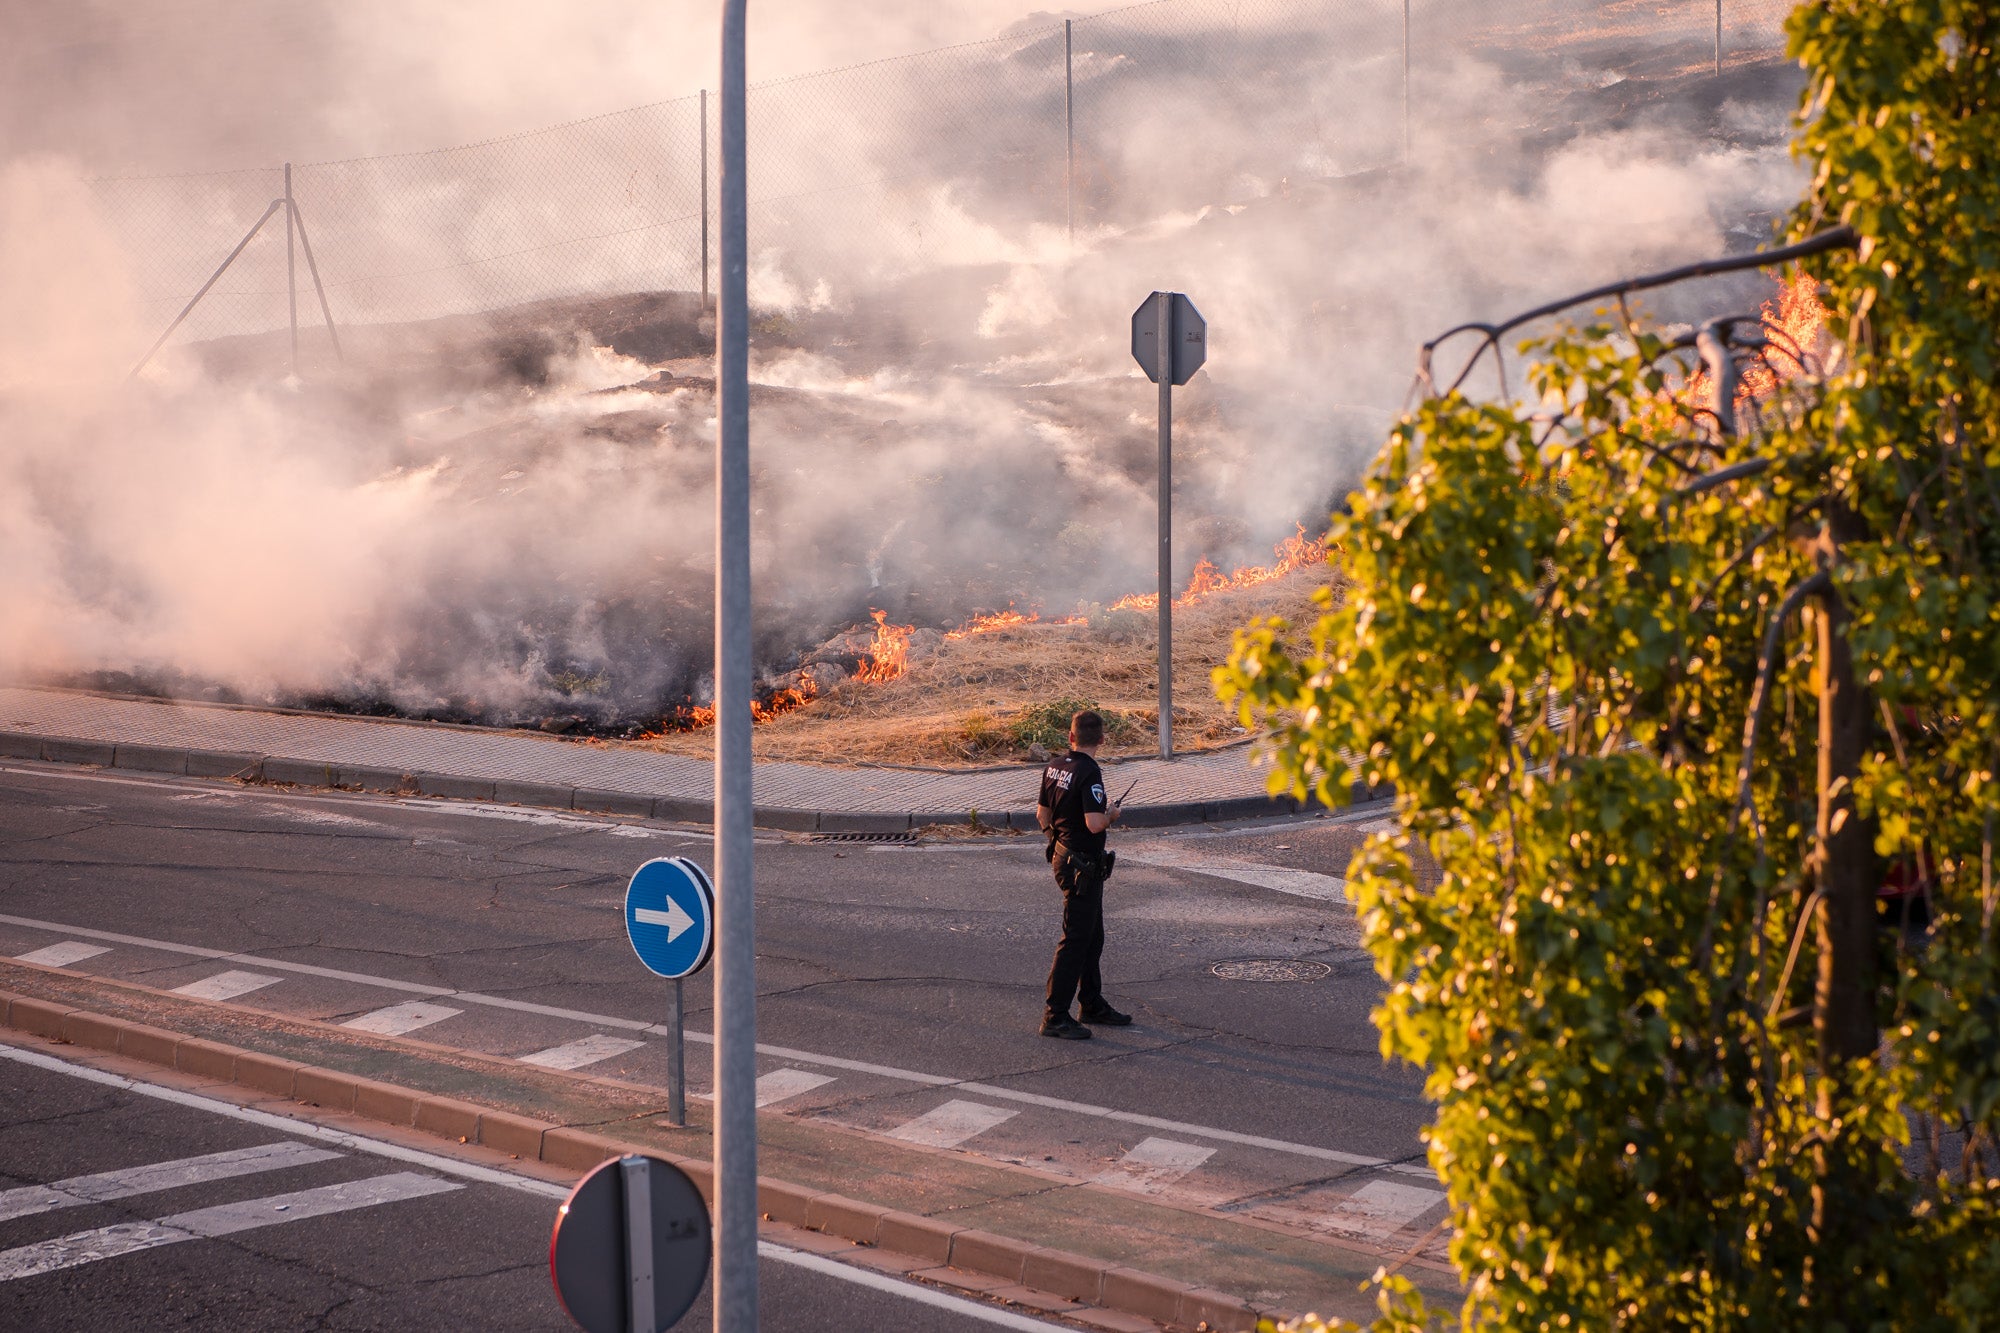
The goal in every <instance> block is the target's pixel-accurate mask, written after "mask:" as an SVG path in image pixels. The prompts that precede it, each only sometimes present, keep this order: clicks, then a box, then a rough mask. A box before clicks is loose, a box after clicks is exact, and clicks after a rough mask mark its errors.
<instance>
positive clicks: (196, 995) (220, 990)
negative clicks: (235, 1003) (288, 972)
mask: <svg viewBox="0 0 2000 1333" xmlns="http://www.w3.org/2000/svg"><path fill="white" fill-rule="evenodd" d="M283 980H284V978H283V977H267V976H265V975H264V974H263V973H262V972H218V973H216V974H215V975H214V976H212V977H203V978H202V979H201V980H200V981H190V982H189V983H188V984H187V985H185V986H176V987H174V994H176V995H186V996H190V997H192V998H193V999H197V1000H233V999H235V998H236V997H237V996H239V995H248V994H249V993H250V992H251V991H253V990H262V989H263V988H264V987H266V986H275V985H277V984H278V983H279V982H280V981H283Z"/></svg>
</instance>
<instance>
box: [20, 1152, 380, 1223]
mask: <svg viewBox="0 0 2000 1333" xmlns="http://www.w3.org/2000/svg"><path fill="white" fill-rule="evenodd" d="M340 1155H341V1154H339V1153H337V1152H333V1151H332V1150H330V1149H327V1148H314V1147H312V1146H310V1145H308V1144H304V1143H269V1144H265V1145H263V1146H262V1147H257V1148H233V1149H231V1150H229V1151H227V1152H214V1153H205V1154H203V1155H202V1156H200V1157H184V1158H181V1159H180V1160H179V1161H173V1162H152V1163H148V1164H146V1165H144V1166H133V1167H126V1168H125V1169H124V1170H122V1171H100V1172H98V1173H96V1174H95V1175H88V1176H71V1177H70V1178H69V1179H67V1180H56V1181H51V1182H50V1183H48V1184H46V1185H24V1186H21V1187H20V1188H18V1189H11V1190H0V1222H7V1221H12V1220H13V1219H14V1218H17V1217H33V1216H34V1215H35V1214H37V1213H48V1212H53V1211H55V1210H56V1209H58V1208H76V1207H80V1206H82V1205H84V1204H90V1203H106V1202H109V1201H110V1200H112V1199H129V1198H131V1197H133V1196H134V1195H139V1194H151V1193H153V1192H155V1191H157V1190H171V1189H179V1188H181V1187H182V1186H185V1185H200V1184H205V1183H207V1182H208V1181H212V1180H231V1179H234V1178H236V1177H238V1176H249V1175H255V1174H257V1173H258V1172H261V1171H278V1170H282V1169H284V1168H286V1167H293V1166H306V1165H309V1164H311V1163H313V1162H327V1161H332V1160H333V1159H335V1158H337V1157H339V1156H340Z"/></svg>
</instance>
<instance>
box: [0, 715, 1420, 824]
mask: <svg viewBox="0 0 2000 1333" xmlns="http://www.w3.org/2000/svg"><path fill="white" fill-rule="evenodd" d="M0 759H33V760H39V761H41V762H44V763H54V764H84V765H94V766H96V767H98V768H124V769H130V770H133V771H134V772H141V773H168V774H173V775H175V776H185V777H205V778H233V779H235V780H237V781H240V782H261V783H274V784H282V785H290V786H299V787H327V788H337V789H341V790H347V791H380V792H391V793H397V794H401V795H405V796H439V797H448V798H451V799H454V800H471V801H494V802H498V803H501V804H508V805H531V806H537V807H540V808H543V809H550V810H577V811H587V812H590V813H594V814H612V815H635V816H638V817H639V818H641V819H661V820H670V821H674V822H677V823H692V824H701V823H707V822H709V821H710V820H711V819H713V818H714V807H713V806H712V804H711V803H710V802H708V801H705V800H700V799H691V798H689V797H685V796H649V795H646V794H645V793H643V792H630V791H613V790H606V789H603V788H596V787H569V786H564V785H562V784H559V783H550V782H511V781H495V780H493V779H490V778H476V777H467V776H464V775H462V774H454V773H430V772H419V773H399V772H396V771H395V770H393V769H387V768H370V767H365V766H364V767H344V766H341V765H338V764H330V763H327V762H326V761H324V760H318V759H300V758H293V757H290V756H286V755H260V754H248V753H244V752H242V751H236V750H202V749H193V748H185V747H180V746H164V745H126V744H122V743H119V744H114V743H113V742H110V741H92V740H79V739H77V738H75V737H71V736H47V735H42V734H39V733H36V732H23V731H0ZM1390 794H1391V793H1389V792H1388V791H1387V790H1386V789H1383V790H1380V791H1376V790H1371V789H1369V788H1367V787H1364V786H1362V785H1360V784H1359V783H1357V784H1356V785H1355V788H1354V804H1356V805H1367V804H1372V803H1374V802H1376V801H1381V800H1386V799H1387V798H1388V797H1389V795H1390ZM1312 808H1313V806H1312V804H1311V803H1310V802H1305V801H1295V800H1292V799H1291V798H1290V797H1277V796H1233V797H1228V798H1226V799H1221V800H1214V801H1176V802H1169V803H1163V804H1160V805H1134V806H1129V807H1127V809H1126V811H1125V815H1124V817H1123V819H1121V820H1120V823H1121V824H1123V825H1124V826H1125V827H1128V828H1168V827H1172V826H1175V825H1181V824H1202V823H1219V822H1222V821H1225V820H1235V819H1261V818H1268V817H1270V816H1274V815H1296V814H1303V813H1305V812H1307V811H1309V810H1311V809H1312ZM753 822H754V823H755V824H756V826H757V827H758V828H765V829H773V830H777V831H781V832H787V833H833V834H842V833H845V834H855V835H861V836H866V835H869V834H878V835H879V834H896V833H908V832H911V831H914V830H916V829H920V828H924V827H926V826H928V825H932V824H948V825H955V826H972V827H986V828H990V829H993V830H994V831H996V832H1003V831H1011V832H1015V833H1033V832H1036V828H1035V812H1034V811H1033V810H994V811H984V812H980V813H977V814H975V813H974V812H972V811H969V810H968V811H964V812H949V811H935V810H930V811H926V810H907V811H902V812H900V813H898V812H887V813H874V812H858V811H840V810H792V809H786V808H784V807H782V806H761V805H760V806H758V807H757V808H756V812H755V816H754V820H753Z"/></svg>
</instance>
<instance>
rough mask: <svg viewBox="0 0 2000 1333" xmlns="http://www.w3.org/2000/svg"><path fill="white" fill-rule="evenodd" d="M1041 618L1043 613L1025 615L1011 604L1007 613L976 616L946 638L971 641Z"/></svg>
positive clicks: (1065, 621) (1028, 623)
mask: <svg viewBox="0 0 2000 1333" xmlns="http://www.w3.org/2000/svg"><path fill="white" fill-rule="evenodd" d="M1041 618H1042V613H1041V612H1039V611H1029V612H1026V613H1025V614H1024V613H1022V612H1020V611H1016V610H1015V609H1014V604H1013V603H1012V602H1009V603H1007V609H1006V610H1005V611H995V612H994V613H993V614H992V615H990V616H974V617H973V618H972V619H970V620H968V621H966V622H965V623H964V624H963V625H960V626H959V627H958V628H957V629H955V630H951V631H949V632H947V633H946V634H945V638H947V639H969V638H971V637H972V636H973V635H975V634H991V633H992V632H993V631H994V630H997V629H1013V628H1014V627H1015V626H1017V625H1032V624H1035V623H1036V622H1037V621H1039V620H1040V619H1041ZM1072 619H1074V617H1065V618H1064V620H1062V621H1057V622H1055V623H1057V624H1063V623H1067V621H1069V620H1072Z"/></svg>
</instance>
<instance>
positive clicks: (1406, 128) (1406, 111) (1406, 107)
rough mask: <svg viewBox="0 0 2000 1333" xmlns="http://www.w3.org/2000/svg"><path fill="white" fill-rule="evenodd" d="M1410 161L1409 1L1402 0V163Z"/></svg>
mask: <svg viewBox="0 0 2000 1333" xmlns="http://www.w3.org/2000/svg"><path fill="white" fill-rule="evenodd" d="M1409 160H1410V0H1403V161H1404V162H1405V163H1406V164H1407V163H1408V162H1409Z"/></svg>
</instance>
